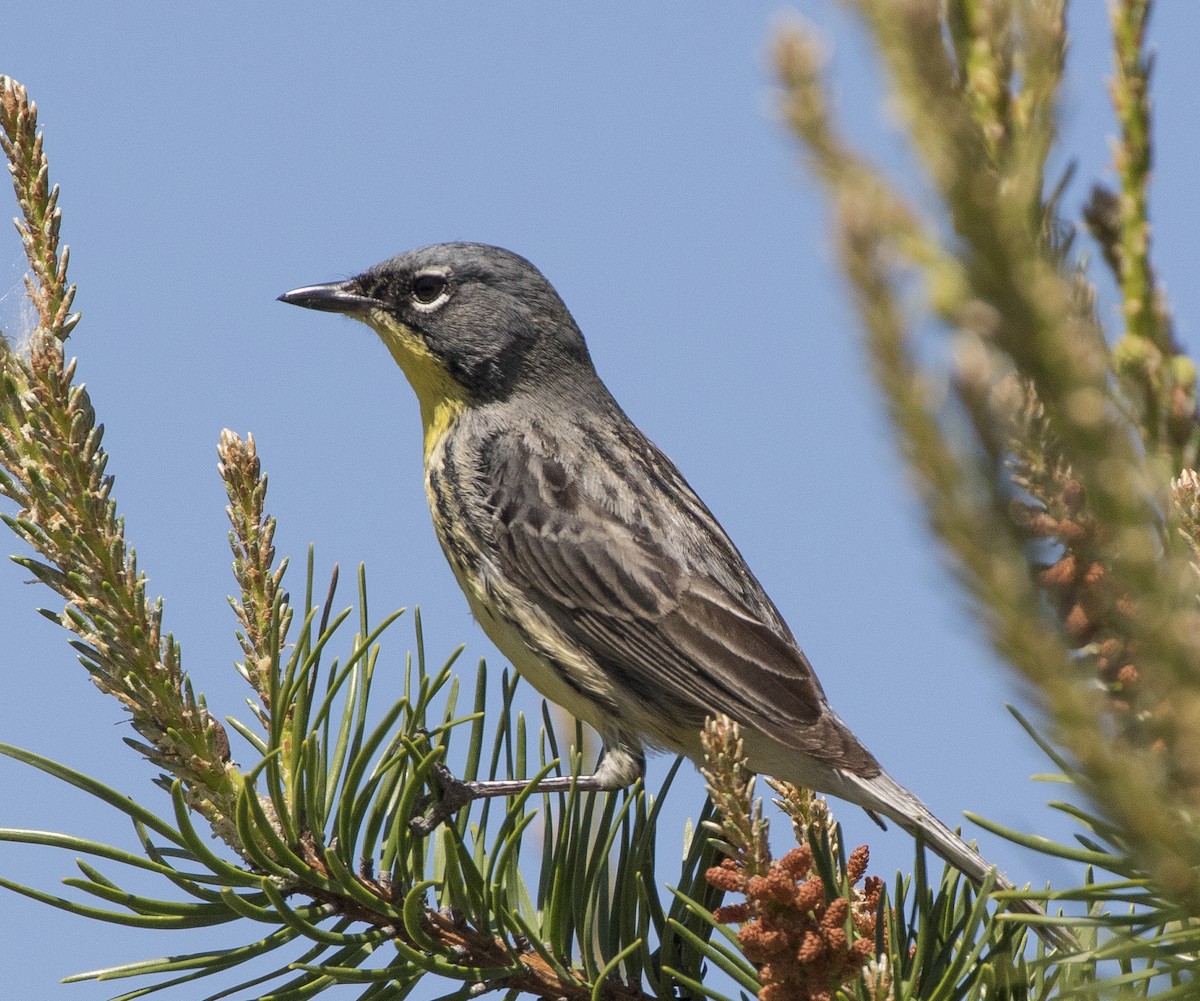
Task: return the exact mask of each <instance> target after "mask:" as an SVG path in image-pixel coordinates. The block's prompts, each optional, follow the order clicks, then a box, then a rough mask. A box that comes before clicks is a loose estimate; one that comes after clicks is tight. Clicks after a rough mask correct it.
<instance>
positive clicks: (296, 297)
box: [279, 278, 381, 316]
mask: <svg viewBox="0 0 1200 1001" xmlns="http://www.w3.org/2000/svg"><path fill="white" fill-rule="evenodd" d="M279 301H280V302H290V303H291V304H292V305H293V306H303V307H304V308H305V309H320V310H323V311H324V312H326V313H345V314H346V315H347V316H357V315H359V314H364V313H369V312H371V310H373V309H378V308H379V306H380V305H381V303H380V302H379V300H378V299H372V298H371V297H370V296H367V295H363V294H362V291H361V290H360V288H359V284H358V279H356V278H351V279H350V280H349V281H345V282H330V283H329V284H328V285H305V286H304V288H297V289H292V291H290V292H284V293H283V295H281V296H280V297H279Z"/></svg>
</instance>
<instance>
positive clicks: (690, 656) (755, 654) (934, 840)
mask: <svg viewBox="0 0 1200 1001" xmlns="http://www.w3.org/2000/svg"><path fill="white" fill-rule="evenodd" d="M280 299H282V300H283V301H284V302H289V303H293V304H295V305H297V306H305V307H307V308H309V309H319V310H325V311H328V312H335V313H343V314H345V315H347V316H352V317H354V318H355V319H358V320H362V321H363V322H364V323H366V324H368V325H369V326H371V327H373V328H374V329H375V331H376V332H377V333H378V334H379V336H380V337H381V338H382V339H383V342H384V344H386V345H387V348H388V350H389V351H390V352H391V354H392V356H393V357H394V358H395V360H396V362H397V363H398V364H399V365H400V367H401V369H403V370H404V373H405V375H406V376H407V377H408V380H409V382H410V383H411V384H412V386H413V389H414V390H415V391H416V394H417V397H418V400H419V401H420V407H421V419H422V423H423V424H424V432H425V488H426V493H427V495H428V499H429V507H430V511H431V512H432V515H433V524H434V529H435V530H436V532H437V537H438V540H439V541H440V542H441V545H442V549H443V550H444V551H445V554H446V558H447V559H448V560H449V562H450V565H451V567H452V568H453V570H454V574H455V576H456V577H457V578H458V582H459V584H460V585H461V586H462V589H463V591H464V592H465V594H466V596H467V601H468V602H469V603H470V606H471V609H472V611H473V612H474V613H475V616H476V617H477V618H478V620H479V622H480V623H481V624H482V626H483V628H484V629H485V630H486V631H487V633H488V635H489V636H490V637H491V638H492V640H493V641H494V642H495V644H496V646H497V647H499V649H500V650H501V652H503V653H504V655H505V656H506V657H508V658H509V659H510V660H511V661H512V663H513V665H514V666H515V667H516V668H517V670H518V671H519V672H520V673H521V674H522V675H523V676H524V677H525V678H526V679H527V680H528V681H530V682H531V683H532V684H533V686H534V687H535V688H537V689H538V690H539V691H540V692H541V693H542V694H543V695H544V696H546V697H547V698H549V699H550V700H552V701H553V702H556V703H558V704H559V705H560V706H562V707H563V708H564V709H566V710H568V711H569V712H571V713H573V714H574V715H575V716H577V717H579V718H580V719H582V720H585V721H586V722H587V723H589V724H591V725H592V726H593V727H595V729H596V730H597V731H598V732H599V733H600V735H601V737H602V738H603V740H604V751H603V754H602V756H601V758H600V761H599V763H598V765H597V768H596V770H595V773H594V774H592V775H589V776H583V777H580V778H577V779H571V778H550V779H545V780H543V782H542V788H543V790H545V791H552V790H554V789H565V788H567V787H569V785H570V784H571V783H572V782H575V783H577V785H578V787H579V788H580V789H584V790H608V789H617V788H621V787H623V786H626V785H628V784H630V783H632V782H634V781H635V780H636V779H638V778H639V777H640V776H641V775H642V772H643V769H644V752H643V748H644V747H646V746H647V745H648V746H651V747H657V748H665V749H667V750H670V751H674V752H678V753H681V754H685V755H688V756H689V757H691V758H693V759H700V758H701V757H702V749H701V743H700V734H701V731H702V729H703V727H704V722H705V719H706V718H707V717H709V716H716V715H718V714H724V715H726V716H728V717H729V718H730V719H732V720H734V721H736V722H737V723H738V724H739V725H740V727H741V730H742V735H743V738H744V741H745V750H746V754H747V757H748V759H749V764H750V766H751V767H752V768H753V769H755V770H756V771H760V772H764V773H766V774H769V775H774V776H776V777H777V778H781V779H785V780H787V781H789V782H792V783H795V784H797V785H801V786H806V787H808V788H810V789H815V790H817V791H820V792H825V793H831V794H833V795H834V796H837V797H839V798H841V799H844V800H847V801H849V802H851V803H855V804H857V805H859V806H861V807H864V808H865V809H866V810H867V811H868V812H870V813H871V814H872V815H873V816H876V818H878V815H882V816H884V817H888V818H890V819H891V820H893V821H895V822H896V823H897V824H899V825H900V827H902V828H903V829H904V830H906V831H908V832H909V833H910V834H913V835H919V836H920V837H921V838H923V839H924V842H925V843H926V844H927V845H928V846H929V847H930V848H932V849H933V850H934V851H935V852H937V853H938V854H939V855H940V856H942V858H944V859H945V860H946V861H948V862H949V863H950V864H951V865H953V866H954V867H955V868H957V869H959V870H961V871H962V872H963V873H964V874H965V875H966V876H968V877H969V878H970V879H971V880H973V881H974V882H975V883H976V884H979V883H981V882H982V881H983V880H984V879H985V878H986V877H987V876H988V875H989V874H990V873H991V871H992V867H991V866H990V865H989V864H988V863H987V862H986V861H985V860H984V859H983V858H982V857H981V856H980V855H979V854H978V853H977V852H976V851H975V850H974V849H973V848H971V847H969V846H968V845H967V844H966V843H964V842H963V841H962V840H961V839H960V838H959V837H958V836H957V835H956V834H954V832H952V831H951V830H950V829H949V828H947V827H946V826H945V825H944V824H943V823H942V822H941V821H940V820H938V819H937V818H936V817H935V816H934V815H933V814H932V813H930V811H929V810H928V809H927V808H926V807H925V806H924V805H923V804H922V803H921V801H920V800H919V799H917V797H916V796H914V795H913V794H912V793H911V792H909V791H908V790H907V789H905V788H904V787H903V786H901V785H900V784H899V783H898V782H896V781H895V780H894V779H893V778H892V777H891V776H890V775H888V773H887V772H885V771H884V770H883V768H882V767H881V766H880V764H879V762H878V761H876V759H875V757H874V755H872V754H871V752H870V751H868V750H867V749H866V747H864V746H863V744H862V742H861V741H859V739H858V738H857V737H856V736H855V735H854V734H853V733H852V732H851V730H850V728H849V727H848V726H846V724H845V723H844V722H842V720H841V719H840V718H839V717H838V715H837V713H835V712H834V711H833V709H832V708H831V707H830V706H829V703H828V701H827V700H826V698H825V693H824V691H823V690H822V688H821V683H820V681H818V680H817V676H816V674H815V673H814V671H813V669H812V665H811V664H809V662H808V658H807V657H805V655H804V653H803V651H802V650H801V649H800V646H799V645H798V644H797V642H796V640H795V638H794V637H793V636H792V633H791V630H789V629H788V627H787V624H786V623H785V622H784V621H783V618H782V617H781V616H780V614H779V611H778V610H777V609H776V608H775V606H774V604H772V602H771V600H770V598H768V597H767V595H766V593H765V592H764V591H763V589H762V587H761V585H760V584H759V583H758V581H757V580H756V579H755V577H754V574H752V573H751V572H750V569H749V567H747V566H746V563H745V561H744V560H743V559H742V556H741V554H740V553H739V552H738V551H737V548H736V547H735V546H734V544H733V543H732V542H731V541H730V539H729V537H728V536H727V535H726V534H725V532H724V530H723V529H722V528H721V526H720V525H719V524H717V521H716V519H715V518H714V517H713V516H712V514H711V513H710V512H709V510H708V508H707V507H705V505H704V502H703V501H701V500H700V498H699V497H698V496H697V495H696V493H695V492H694V491H693V490H692V488H691V487H690V486H688V484H687V481H686V480H685V479H684V478H683V476H682V475H681V474H680V472H679V470H678V469H676V468H675V465H674V464H673V463H672V462H671V460H670V459H668V458H667V457H666V456H665V455H663V453H662V452H660V451H659V450H658V449H657V448H656V447H655V446H654V444H653V443H652V442H651V441H650V440H649V439H648V438H647V437H646V436H645V435H644V434H642V432H641V431H639V430H638V428H637V427H635V426H634V424H633V422H632V421H630V420H629V418H628V417H626V416H625V413H624V411H623V410H622V409H621V407H620V406H619V405H618V404H617V402H616V400H614V399H613V397H612V395H611V394H610V393H609V391H608V389H607V388H606V387H605V385H604V383H603V382H601V380H600V377H599V376H598V375H597V374H596V370H595V368H594V367H593V366H592V361H591V358H590V357H589V355H588V349H587V346H586V345H585V343H584V339H583V336H582V334H581V333H580V332H579V328H578V327H577V326H576V324H575V321H574V320H573V319H572V317H571V314H570V313H569V312H568V311H567V308H566V306H565V305H564V304H563V302H562V300H561V299H560V298H559V296H558V294H557V293H556V292H555V290H554V288H553V287H552V286H551V285H550V283H549V282H548V281H547V280H546V279H545V278H544V277H543V276H542V274H541V273H540V272H539V271H538V270H537V269H536V268H535V267H534V266H533V265H532V264H530V263H529V262H528V261H526V260H525V259H524V258H522V257H519V256H518V255H517V254H514V253H512V252H510V251H507V250H502V249H500V248H498V247H491V246H485V245H482V244H475V243H446V244H438V245H436V246H431V247H424V248H422V249H419V250H413V251H410V252H409V253H406V254H401V255H400V256H399V257H394V258H392V259H391V260H389V261H385V262H383V263H382V264H379V265H376V266H375V267H373V268H371V269H369V270H368V271H365V272H364V273H363V274H361V275H359V276H358V277H356V278H351V279H349V280H348V281H342V282H337V283H332V284H327V285H310V286H307V287H305V288H299V289H295V290H294V291H292V292H287V293H285V294H284V295H282V296H280ZM524 785H525V783H523V782H504V781H495V780H493V781H478V782H470V783H460V784H459V785H458V787H457V789H456V790H454V792H453V793H452V795H450V796H449V800H450V801H451V802H452V803H454V804H460V803H462V802H465V801H467V800H468V799H470V798H473V797H475V796H489V795H505V794H511V793H514V792H519V791H520V790H521V789H523V788H524ZM995 885H996V887H997V888H1004V889H1011V888H1012V884H1011V883H1010V882H1009V881H1008V880H1007V879H1005V878H1004V877H1003V876H997V877H996V883H995ZM1013 906H1014V907H1016V908H1018V909H1022V910H1026V911H1030V912H1033V913H1037V914H1041V913H1042V912H1041V910H1040V909H1039V908H1037V906H1036V905H1035V904H1032V903H1030V902H1028V901H1019V902H1017V903H1016V904H1014V905H1013ZM1035 927H1037V928H1038V929H1039V930H1040V931H1041V933H1042V934H1044V935H1051V936H1052V937H1059V936H1058V935H1057V932H1056V930H1055V929H1054V928H1053V927H1049V930H1048V931H1047V927H1048V926H1045V925H1042V926H1035Z"/></svg>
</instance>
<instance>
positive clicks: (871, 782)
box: [839, 772, 1083, 952]
mask: <svg viewBox="0 0 1200 1001" xmlns="http://www.w3.org/2000/svg"><path fill="white" fill-rule="evenodd" d="M839 777H840V778H842V779H843V780H844V781H846V782H847V783H848V784H850V785H852V786H853V792H850V790H847V792H846V794H845V798H846V799H849V800H851V801H852V802H855V803H858V804H859V805H860V806H863V807H865V808H866V809H868V810H871V811H872V812H876V813H881V814H883V815H884V816H885V817H887V818H888V819H890V820H893V821H895V822H896V824H897V825H899V826H900V827H901V828H902V829H903V830H905V831H907V832H908V833H909V834H911V835H912V836H913V837H916V836H917V835H918V833H919V834H920V836H921V839H922V840H923V841H924V842H925V844H926V845H928V846H929V847H930V848H931V849H933V851H935V852H936V853H937V854H938V855H939V856H941V857H942V858H943V859H944V860H945V861H947V862H949V863H950V864H951V865H952V866H954V868H955V869H957V870H959V872H961V873H962V874H963V875H964V876H966V877H967V878H968V879H969V880H971V882H972V883H974V884H975V885H976V886H979V885H980V884H982V883H983V881H984V880H985V879H986V878H987V877H988V876H989V875H990V874H991V873H992V872H993V871H994V870H995V867H994V866H993V865H992V864H991V863H990V862H988V861H987V859H985V858H984V857H983V856H982V855H980V854H979V852H977V851H975V849H974V848H972V847H971V846H970V845H968V844H967V843H966V842H965V841H963V839H962V838H960V837H959V836H958V835H957V834H955V833H954V832H953V831H952V830H950V828H948V827H947V826H946V825H945V824H943V823H942V822H941V821H940V820H938V818H937V817H935V816H934V815H933V813H931V812H930V810H929V808H928V807H927V806H925V804H924V803H922V802H921V801H920V800H919V799H917V797H916V796H914V795H913V794H912V793H911V792H909V791H908V790H907V789H905V788H904V786H902V785H900V783H899V782H897V781H896V780H895V779H893V778H892V777H891V776H890V775H888V774H887V773H886V772H883V773H881V774H880V775H878V776H876V777H874V778H870V779H862V778H858V777H857V776H853V775H850V774H847V773H845V772H843V773H841V775H840V776H839ZM995 871H996V881H995V884H994V885H995V888H996V889H997V890H1013V889H1016V887H1015V886H1014V885H1013V883H1012V881H1011V880H1009V879H1008V878H1007V877H1006V876H1004V875H1003V873H1001V872H999V871H998V870H995ZM1005 906H1006V907H1007V908H1008V909H1009V910H1010V911H1014V912H1017V913H1020V914H1031V915H1037V916H1039V917H1043V918H1044V917H1046V916H1047V915H1046V911H1045V910H1044V909H1043V908H1042V907H1041V906H1040V905H1039V904H1037V903H1035V902H1034V901H1032V900H1024V899H1021V900H1010V901H1008V902H1007V903H1006V904H1005ZM1031 927H1032V929H1033V931H1034V932H1035V933H1036V934H1037V935H1038V936H1040V937H1041V939H1042V941H1043V942H1045V943H1046V944H1047V945H1049V946H1052V947H1053V948H1055V949H1058V950H1059V951H1060V952H1079V951H1081V950H1082V948H1083V946H1082V945H1081V944H1080V942H1079V940H1078V939H1077V938H1076V937H1075V936H1074V935H1073V934H1072V933H1071V931H1070V930H1069V929H1067V928H1064V927H1062V926H1061V925H1053V924H1043V923H1031Z"/></svg>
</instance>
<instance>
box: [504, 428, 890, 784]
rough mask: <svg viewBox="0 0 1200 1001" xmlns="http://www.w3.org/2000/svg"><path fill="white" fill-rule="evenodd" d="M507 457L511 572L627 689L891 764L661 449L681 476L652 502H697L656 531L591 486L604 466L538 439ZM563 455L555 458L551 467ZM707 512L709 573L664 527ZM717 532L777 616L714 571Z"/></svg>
mask: <svg viewBox="0 0 1200 1001" xmlns="http://www.w3.org/2000/svg"><path fill="white" fill-rule="evenodd" d="M643 440H644V439H643ZM646 445H647V446H649V443H648V442H647V443H646ZM649 447H650V448H653V446H649ZM492 454H493V455H495V454H497V453H496V452H495V451H493V453H492ZM501 454H503V455H504V456H505V457H506V458H507V461H506V462H504V463H503V464H502V466H501V467H500V468H494V469H492V470H490V471H489V476H490V477H491V483H492V484H493V489H492V502H491V506H492V509H493V511H496V512H498V517H500V518H501V520H502V521H503V531H502V532H501V533H500V534H499V538H498V542H499V545H500V546H501V547H502V549H503V550H504V552H505V557H506V569H507V571H508V572H509V573H511V574H513V575H514V577H515V579H516V580H517V581H518V583H519V586H520V587H521V588H522V590H523V592H524V593H525V594H526V596H527V597H528V598H529V599H530V600H532V601H534V602H535V603H536V604H537V605H538V606H539V607H540V608H541V609H542V610H543V611H544V612H545V613H547V614H548V615H549V616H550V617H551V618H552V619H553V620H554V621H555V622H556V623H557V625H558V626H559V627H560V628H561V629H562V630H563V631H564V632H565V633H566V634H567V635H568V636H569V637H570V638H571V640H572V641H573V642H575V643H577V644H579V645H580V646H581V647H583V648H584V649H586V650H587V651H588V652H589V653H590V654H591V655H592V657H593V658H594V659H595V660H596V662H597V663H599V664H600V665H601V666H602V667H603V669H604V670H605V671H607V672H609V673H610V674H611V675H613V676H615V677H616V678H618V679H619V681H620V684H621V687H622V689H623V690H626V691H629V692H631V693H634V694H635V695H636V696H637V697H639V698H640V699H642V700H644V701H645V702H646V703H648V704H649V705H651V706H657V707H660V709H661V711H666V712H673V713H677V714H680V718H681V721H686V722H687V724H688V725H692V724H696V723H698V721H701V720H703V718H704V716H706V715H708V714H713V713H725V714H726V715H728V716H729V717H731V718H732V719H735V720H738V721H740V722H742V723H743V724H744V725H749V726H752V727H755V728H757V729H759V730H762V731H764V732H765V733H767V734H768V735H770V736H771V737H773V738H774V739H776V740H778V741H780V742H781V743H783V744H785V745H786V746H791V747H794V748H796V749H797V750H799V751H802V752H804V753H808V754H811V755H813V756H814V757H817V758H819V759H820V760H822V761H825V762H827V763H829V764H833V765H836V766H839V767H847V768H850V769H851V770H854V771H855V772H858V773H868V772H871V771H872V770H874V771H877V770H878V765H876V764H875V761H874V759H873V758H872V757H871V755H870V754H869V752H867V751H866V749H865V748H863V747H862V745H861V744H859V742H858V741H857V740H856V739H855V738H854V737H853V735H852V734H851V733H850V732H849V730H848V729H847V728H846V727H845V726H844V724H842V723H841V721H840V720H839V719H838V718H837V717H836V715H834V714H833V713H832V711H831V710H830V709H829V707H828V705H827V703H826V700H825V695H824V692H823V691H822V689H821V685H820V682H819V681H818V680H817V677H816V675H815V673H814V672H813V669H812V667H811V665H810V664H809V662H808V659H807V658H806V657H805V656H804V654H803V652H801V650H800V649H799V647H798V646H797V645H796V643H795V641H794V640H793V639H792V638H791V636H790V634H788V633H787V631H786V627H784V626H782V620H780V619H779V618H778V613H776V612H775V611H774V607H773V606H771V605H770V602H769V599H767V597H766V595H765V594H764V593H762V590H761V588H760V587H759V586H758V584H757V581H755V580H754V578H753V576H752V575H750V573H749V571H748V570H746V569H745V565H744V563H742V561H741V557H740V555H739V554H738V553H737V550H736V549H735V548H734V546H733V544H732V543H731V542H729V540H728V538H727V537H726V536H725V534H724V532H723V531H722V530H721V529H720V527H719V526H718V525H717V523H716V521H715V520H714V519H713V518H712V516H711V515H710V514H709V513H708V511H707V509H705V508H704V506H703V504H702V503H701V502H700V500H699V499H698V498H697V497H696V496H695V494H694V493H692V492H691V490H690V488H689V487H687V484H686V483H685V482H684V481H683V479H682V477H678V473H676V472H675V471H674V467H673V466H669V463H668V460H666V459H665V457H661V455H660V454H658V453H657V452H656V457H657V458H658V459H659V460H660V461H661V462H663V463H668V467H667V468H668V471H669V472H670V473H673V474H674V476H676V477H678V482H677V484H674V485H673V486H674V488H675V489H674V490H673V491H668V492H666V493H664V492H662V491H659V492H658V493H657V494H656V496H655V497H654V498H653V500H654V501H655V503H656V504H658V505H659V506H660V507H661V505H662V503H664V501H665V500H666V499H667V498H670V497H672V496H675V495H677V494H678V493H679V491H680V490H683V491H686V493H685V494H684V495H683V497H684V500H685V501H686V502H687V510H682V509H681V510H680V511H678V512H667V516H666V517H662V518H660V519H659V523H658V524H656V525H654V526H647V525H645V524H636V523H633V520H632V519H630V518H627V517H622V516H621V515H620V514H618V513H617V511H615V510H614V506H613V505H612V504H611V503H606V502H604V500H603V499H602V498H605V497H607V496H609V493H606V492H605V491H603V490H597V489H592V490H585V489H584V488H583V487H584V484H586V483H589V482H591V483H592V484H593V485H594V484H595V483H596V482H597V480H598V477H597V476H596V475H595V474H594V472H593V475H592V476H590V477H586V476H576V477H571V476H569V475H567V474H565V473H564V472H563V470H562V469H561V467H560V465H559V463H558V460H556V459H550V458H548V454H549V450H546V451H542V450H539V449H535V448H533V447H532V446H531V445H530V443H529V442H528V440H521V441H519V442H517V443H515V444H511V443H510V446H509V447H508V448H505V449H503V450H501ZM550 462H553V463H554V464H555V465H554V468H552V469H551V470H550V471H549V472H547V470H546V468H545V467H546V464H547V463H550ZM505 467H507V468H505ZM697 511H699V512H700V513H701V515H702V516H703V517H704V518H705V519H706V520H707V522H708V524H707V525H705V526H704V529H705V535H706V538H705V539H704V540H703V542H704V544H703V546H702V547H699V548H700V549H701V550H702V551H704V552H705V553H706V554H707V556H708V558H709V565H708V567H707V568H698V567H696V566H695V565H693V563H692V561H691V560H689V558H688V556H687V554H688V553H689V552H690V551H694V550H696V549H697V547H696V546H689V544H688V543H689V542H691V541H693V540H689V539H680V538H678V537H675V536H673V535H672V530H671V529H670V528H669V527H668V528H664V526H686V525H688V524H689V519H690V518H694V517H695V516H696V512H697ZM659 513H660V514H662V512H661V510H660V511H659ZM647 528H650V529H651V530H649V531H648V530H647ZM714 539H715V540H717V542H718V543H719V546H720V549H721V551H720V552H719V553H718V554H716V555H717V556H718V557H719V561H725V562H727V563H732V564H733V566H734V570H735V576H736V577H737V578H738V579H739V580H742V581H744V580H748V581H750V582H751V584H752V585H753V589H754V593H753V597H754V598H756V599H757V603H759V604H760V605H761V606H762V607H765V608H768V609H770V613H771V614H770V615H769V616H766V615H763V614H761V613H760V612H758V611H756V609H755V608H754V607H752V606H751V603H749V602H747V601H746V600H743V598H742V597H741V596H740V595H739V594H738V593H736V591H737V589H736V588H734V587H730V586H724V585H723V583H722V581H721V579H720V575H718V574H717V573H714V572H713V571H712V569H711V567H712V558H713V552H712V550H713V540H714ZM719 561H718V563H719ZM727 576H728V575H727ZM743 589H744V588H743ZM776 622H777V623H779V624H778V625H775V623H776ZM697 728H698V727H697Z"/></svg>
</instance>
